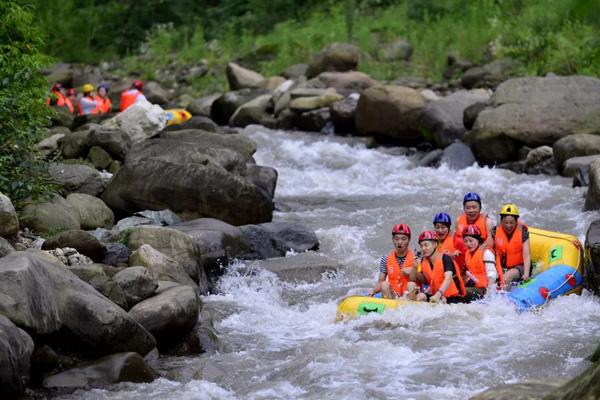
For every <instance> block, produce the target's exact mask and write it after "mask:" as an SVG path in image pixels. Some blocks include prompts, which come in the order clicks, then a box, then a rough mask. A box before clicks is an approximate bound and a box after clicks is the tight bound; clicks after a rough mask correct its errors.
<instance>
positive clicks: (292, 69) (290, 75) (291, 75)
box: [281, 64, 308, 79]
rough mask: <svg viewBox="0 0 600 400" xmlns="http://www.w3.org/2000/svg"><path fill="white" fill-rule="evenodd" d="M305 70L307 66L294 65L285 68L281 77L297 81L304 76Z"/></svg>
mask: <svg viewBox="0 0 600 400" xmlns="http://www.w3.org/2000/svg"><path fill="white" fill-rule="evenodd" d="M307 70H308V64H294V65H290V66H289V67H287V68H286V69H285V71H283V72H282V73H281V75H282V76H283V77H284V78H287V79H298V78H300V77H302V76H306V71H307Z"/></svg>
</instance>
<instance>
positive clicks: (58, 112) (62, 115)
mask: <svg viewBox="0 0 600 400" xmlns="http://www.w3.org/2000/svg"><path fill="white" fill-rule="evenodd" d="M50 108H51V109H52V110H53V111H54V112H53V113H52V115H51V120H52V126H66V127H70V126H71V125H73V119H74V118H75V116H74V115H73V114H72V113H71V112H70V111H69V109H68V108H67V107H58V106H51V107H50Z"/></svg>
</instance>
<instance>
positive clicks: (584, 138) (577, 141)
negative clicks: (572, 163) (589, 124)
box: [552, 133, 600, 171]
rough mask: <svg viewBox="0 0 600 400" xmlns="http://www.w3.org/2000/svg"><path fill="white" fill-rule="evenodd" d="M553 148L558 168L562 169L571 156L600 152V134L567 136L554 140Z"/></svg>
mask: <svg viewBox="0 0 600 400" xmlns="http://www.w3.org/2000/svg"><path fill="white" fill-rule="evenodd" d="M552 150H553V151H554V161H555V162H556V169H557V170H559V171H562V170H563V169H564V167H565V165H564V163H565V161H566V160H568V159H569V158H572V157H581V156H589V155H595V154H600V136H599V135H591V134H587V133H581V134H578V135H569V136H565V137H563V138H562V139H559V140H557V141H556V142H554V144H553V145H552Z"/></svg>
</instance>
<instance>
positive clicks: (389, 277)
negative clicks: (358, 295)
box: [368, 224, 418, 300]
mask: <svg viewBox="0 0 600 400" xmlns="http://www.w3.org/2000/svg"><path fill="white" fill-rule="evenodd" d="M410 235H411V232H410V227H409V226H408V225H406V224H396V225H394V227H393V228H392V244H393V245H394V249H393V250H392V251H390V252H389V254H388V255H387V256H383V257H381V260H380V262H379V279H378V280H377V283H375V287H374V288H373V289H372V290H371V291H370V292H369V294H368V295H369V296H374V295H375V294H377V293H379V292H381V295H382V297H384V298H386V299H396V298H399V297H403V296H404V295H406V297H407V298H408V299H410V300H416V296H417V293H418V286H417V284H416V283H415V282H414V275H415V262H416V260H415V255H414V253H413V252H412V251H411V250H410V249H409V244H410ZM411 278H412V279H411Z"/></svg>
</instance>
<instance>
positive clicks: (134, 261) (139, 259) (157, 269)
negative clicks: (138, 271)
mask: <svg viewBox="0 0 600 400" xmlns="http://www.w3.org/2000/svg"><path fill="white" fill-rule="evenodd" d="M129 265H131V266H143V267H146V268H148V269H149V270H151V271H152V272H153V273H154V275H155V276H156V278H157V279H158V280H162V281H171V282H177V283H180V284H182V285H188V286H191V287H193V288H197V287H198V286H197V285H196V283H195V282H194V281H193V280H192V278H190V276H189V275H188V274H187V273H186V272H185V270H184V269H183V267H182V266H181V265H179V263H178V262H177V261H175V260H173V259H172V258H170V257H168V256H166V255H164V254H163V253H161V252H160V251H158V250H155V249H154V248H152V246H150V245H148V244H143V245H141V246H140V247H139V248H138V249H137V250H136V251H134V252H133V253H131V256H130V257H129Z"/></svg>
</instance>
